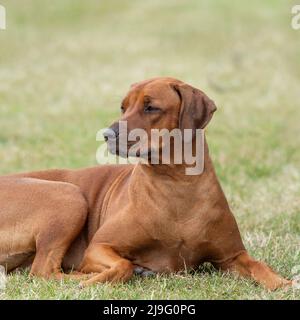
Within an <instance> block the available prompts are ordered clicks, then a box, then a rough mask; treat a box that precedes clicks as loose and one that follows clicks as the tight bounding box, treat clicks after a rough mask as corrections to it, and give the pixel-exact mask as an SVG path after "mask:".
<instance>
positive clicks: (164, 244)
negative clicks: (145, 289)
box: [133, 221, 210, 273]
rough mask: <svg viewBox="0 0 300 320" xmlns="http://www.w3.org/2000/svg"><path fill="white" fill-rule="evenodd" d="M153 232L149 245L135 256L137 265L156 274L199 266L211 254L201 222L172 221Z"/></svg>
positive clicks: (156, 227)
mask: <svg viewBox="0 0 300 320" xmlns="http://www.w3.org/2000/svg"><path fill="white" fill-rule="evenodd" d="M197 227H198V228H197ZM197 229H198V230H197ZM152 230H154V231H155V232H154V233H152V237H151V238H149V240H148V244H147V245H146V246H143V247H141V249H140V250H138V251H137V252H135V253H134V254H133V262H134V263H135V264H137V265H140V266H143V267H145V268H149V269H151V270H153V271H156V272H166V273H168V272H176V271H179V270H184V269H190V268H195V267H197V266H198V265H199V264H200V263H201V262H202V261H203V260H204V259H205V257H206V256H207V254H208V250H209V247H210V244H209V243H208V242H207V241H206V240H205V235H204V234H203V233H202V232H201V226H200V225H199V223H198V224H196V223H195V222H194V221H190V222H187V221H186V222H185V223H178V222H174V221H173V222H169V224H168V225H166V224H162V223H160V224H158V225H156V226H155V228H154V229H152Z"/></svg>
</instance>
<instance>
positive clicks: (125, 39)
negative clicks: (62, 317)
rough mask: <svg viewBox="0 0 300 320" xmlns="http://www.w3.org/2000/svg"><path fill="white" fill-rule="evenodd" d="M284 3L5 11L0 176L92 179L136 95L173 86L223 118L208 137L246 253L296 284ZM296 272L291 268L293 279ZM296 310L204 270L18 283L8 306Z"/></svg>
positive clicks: (296, 208) (45, 4) (11, 286)
mask: <svg viewBox="0 0 300 320" xmlns="http://www.w3.org/2000/svg"><path fill="white" fill-rule="evenodd" d="M292 3H293V1H287V0H272V1H271V0H265V1H261V0H253V1H251V2H249V1H247V2H244V1H225V0H215V1H211V0H203V1H198V0H187V1H175V0H165V1H159V0H151V1H138V0H126V1H124V0H122V1H117V0H110V1H96V0H85V1H80V0H52V1H39V0H23V1H18V0H1V4H2V5H4V6H5V7H6V10H7V30H6V31H0V128H1V130H0V173H1V174H5V173H12V172H22V171H32V170H37V169H46V168H57V167H58V168H62V167H67V168H79V167H86V166H92V165H96V160H95V153H96V149H97V147H98V144H99V142H97V141H96V132H97V131H98V130H99V129H101V128H103V127H105V126H107V125H109V124H110V123H111V122H112V120H113V119H116V118H117V117H118V115H119V106H120V101H121V98H122V96H123V95H124V93H125V92H126V90H127V88H128V86H129V85H130V84H131V83H133V82H136V81H140V80H143V79H145V78H149V77H152V76H157V75H161V76H163V75H169V76H173V77H177V78H179V79H182V80H183V81H186V82H189V83H191V84H193V85H194V86H196V87H199V88H201V89H202V90H204V91H205V92H206V93H207V94H208V95H209V96H210V97H211V98H213V99H214V100H215V102H216V104H217V106H218V111H217V113H216V114H215V117H214V119H213V121H212V122H211V124H210V126H209V128H208V130H207V137H208V142H209V145H210V152H211V155H212V158H213V160H214V162H215V166H216V170H217V174H218V176H219V178H220V180H221V183H222V186H223V188H224V191H225V193H226V195H227V197H228V199H229V202H230V205H231V207H232V209H233V212H234V213H235V216H236V219H237V221H238V224H239V226H240V231H241V233H242V236H243V240H244V243H245V245H246V247H247V248H248V250H249V252H250V253H251V254H252V255H253V256H254V257H255V258H257V259H262V260H264V261H266V262H267V263H268V264H269V265H270V266H272V267H273V268H274V269H276V270H277V271H278V272H279V273H281V274H282V275H284V276H286V277H288V278H291V277H292V276H293V274H292V269H293V267H295V266H299V268H298V272H300V150H299V146H300V124H299V123H300V94H299V93H300V59H299V57H300V30H299V31H295V30H293V29H292V28H291V27H290V20H291V14H290V11H291V6H292ZM294 269H295V268H294ZM116 298H119V299H188V298H189V299H300V290H296V289H290V290H288V291H284V290H278V291H276V292H267V291H266V290H264V289H262V288H261V287H258V286H255V285H254V284H253V282H252V281H250V280H249V281H248V280H237V279H236V278H235V277H234V276H232V275H229V274H221V273H219V272H217V271H215V270H213V269H212V268H211V267H210V266H209V265H205V266H203V267H202V268H201V269H200V270H198V271H197V272H196V273H194V274H184V273H183V274H177V275H171V276H167V277H166V276H163V277H161V276H158V277H154V278H148V279H145V280H144V279H140V278H138V277H136V278H134V279H133V280H132V281H130V283H128V284H124V285H117V286H110V285H96V286H93V287H90V288H86V289H83V290H80V289H78V285H77V283H76V282H72V281H66V282H57V281H44V280H41V279H37V278H34V279H29V277H28V273H27V272H24V273H17V274H13V275H10V276H9V278H8V283H7V287H6V289H5V290H4V291H0V299H116Z"/></svg>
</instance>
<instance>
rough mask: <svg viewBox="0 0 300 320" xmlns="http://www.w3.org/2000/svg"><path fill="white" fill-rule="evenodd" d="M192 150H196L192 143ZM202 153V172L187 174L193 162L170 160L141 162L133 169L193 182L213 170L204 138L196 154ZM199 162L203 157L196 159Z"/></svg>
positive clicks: (159, 177)
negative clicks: (159, 162)
mask: <svg viewBox="0 0 300 320" xmlns="http://www.w3.org/2000/svg"><path fill="white" fill-rule="evenodd" d="M192 148H193V150H196V146H195V145H194V144H193V147H192ZM203 153H204V168H203V172H200V173H198V174H194V175H189V174H188V173H187V172H188V171H187V169H192V168H194V166H195V164H192V165H190V164H186V163H183V164H174V163H172V161H171V164H149V163H147V164H145V163H144V164H142V163H139V164H138V165H137V167H136V169H135V171H136V173H138V172H139V173H141V174H147V175H149V176H153V177H155V179H159V180H166V179H171V180H173V181H174V180H177V179H178V180H179V181H185V182H191V183H195V182H197V181H199V180H202V179H203V177H204V176H205V175H206V174H207V173H208V172H211V171H214V170H213V165H212V161H211V159H210V156H209V149H208V145H207V142H206V139H204V145H203V150H201V152H200V154H198V155H196V156H197V157H199V158H202V157H203ZM197 160H199V162H201V161H202V162H203V159H197Z"/></svg>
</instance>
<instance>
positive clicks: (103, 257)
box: [80, 243, 134, 287]
mask: <svg viewBox="0 0 300 320" xmlns="http://www.w3.org/2000/svg"><path fill="white" fill-rule="evenodd" d="M80 269H81V271H82V272H84V273H92V272H93V273H95V272H97V273H98V274H97V275H95V276H93V277H92V278H90V279H89V280H86V281H82V282H81V283H80V286H81V287H85V286H88V285H91V284H94V283H97V282H101V283H104V282H110V283H116V282H125V281H127V280H129V279H130V278H131V276H132V275H133V270H134V266H133V264H132V263H131V262H130V261H129V260H127V259H124V258H122V257H121V256H120V255H119V254H118V253H117V252H116V251H115V250H114V249H113V248H111V247H110V246H109V245H107V244H100V243H91V244H90V246H89V248H88V249H87V251H86V253H85V256H84V258H83V262H82V265H81V268H80Z"/></svg>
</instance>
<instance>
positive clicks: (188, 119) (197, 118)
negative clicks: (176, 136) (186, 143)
mask: <svg viewBox="0 0 300 320" xmlns="http://www.w3.org/2000/svg"><path fill="white" fill-rule="evenodd" d="M172 87H173V89H174V90H175V91H176V92H177V93H178V95H179V97H180V100H181V108H180V114H179V129H181V130H184V129H192V130H193V132H195V131H196V129H204V128H205V127H206V125H207V124H208V123H209V121H210V119H211V118H212V116H213V113H214V112H215V111H216V110H217V107H216V105H215V103H214V102H213V101H212V100H211V99H209V98H208V96H207V95H206V94H205V93H204V92H202V91H201V90H199V89H196V88H194V87H192V86H190V85H188V84H184V83H182V84H173V85H172Z"/></svg>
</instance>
